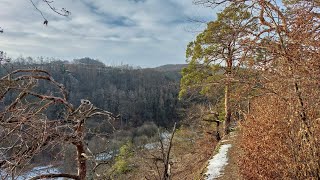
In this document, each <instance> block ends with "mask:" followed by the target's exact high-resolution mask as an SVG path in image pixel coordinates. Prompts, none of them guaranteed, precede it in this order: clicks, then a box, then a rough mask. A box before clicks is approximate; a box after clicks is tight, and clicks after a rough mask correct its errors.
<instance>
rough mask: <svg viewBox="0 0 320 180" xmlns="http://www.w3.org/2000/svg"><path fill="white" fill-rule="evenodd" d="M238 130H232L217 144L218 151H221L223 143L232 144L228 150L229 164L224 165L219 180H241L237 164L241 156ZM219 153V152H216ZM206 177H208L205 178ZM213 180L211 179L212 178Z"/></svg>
mask: <svg viewBox="0 0 320 180" xmlns="http://www.w3.org/2000/svg"><path fill="white" fill-rule="evenodd" d="M237 136H238V135H237V131H234V132H231V133H230V134H229V135H228V136H226V137H224V138H223V139H222V140H221V141H220V142H219V144H218V146H217V150H216V151H217V152H219V151H220V150H221V149H220V147H222V146H223V145H231V147H230V148H228V150H227V159H228V160H227V164H226V165H225V166H224V167H223V169H222V172H220V174H221V175H220V176H219V177H218V178H213V179H218V180H231V179H232V180H241V177H240V175H239V168H238V165H237V161H238V158H239V144H238V141H237ZM215 154H216V155H218V154H217V153H215ZM204 179H206V178H204ZM210 180H211V179H210Z"/></svg>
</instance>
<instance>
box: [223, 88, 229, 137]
mask: <svg viewBox="0 0 320 180" xmlns="http://www.w3.org/2000/svg"><path fill="white" fill-rule="evenodd" d="M229 101H230V92H229V83H227V84H226V87H225V94H224V111H225V113H226V114H225V117H224V118H225V119H224V133H225V135H227V134H229V132H230V125H231V110H230V107H229V106H230V105H229V103H230V102H229Z"/></svg>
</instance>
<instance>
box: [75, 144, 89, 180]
mask: <svg viewBox="0 0 320 180" xmlns="http://www.w3.org/2000/svg"><path fill="white" fill-rule="evenodd" d="M76 147H77V159H78V176H79V179H80V180H85V179H86V175H87V164H86V158H85V157H84V156H83V155H84V154H85V150H84V145H83V143H82V142H78V143H77V144H76Z"/></svg>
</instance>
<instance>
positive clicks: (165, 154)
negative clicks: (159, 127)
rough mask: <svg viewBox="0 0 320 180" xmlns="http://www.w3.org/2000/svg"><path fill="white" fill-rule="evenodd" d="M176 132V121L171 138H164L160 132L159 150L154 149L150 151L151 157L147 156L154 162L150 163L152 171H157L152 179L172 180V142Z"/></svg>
mask: <svg viewBox="0 0 320 180" xmlns="http://www.w3.org/2000/svg"><path fill="white" fill-rule="evenodd" d="M175 132H176V123H175V124H174V126H173V129H172V132H171V135H170V137H169V139H166V137H165V138H164V137H163V135H162V134H161V133H160V131H159V133H158V135H159V145H160V146H159V149H158V150H159V152H157V151H154V150H153V151H152V152H149V156H151V157H150V158H148V157H147V159H151V161H152V164H149V163H147V164H148V166H149V167H150V169H152V171H153V172H154V171H155V172H156V173H153V174H152V175H150V176H152V177H153V178H152V179H158V180H170V179H171V178H172V177H171V166H172V163H173V162H172V161H171V149H172V144H173V137H174V134H175ZM145 178H146V179H149V178H150V177H145Z"/></svg>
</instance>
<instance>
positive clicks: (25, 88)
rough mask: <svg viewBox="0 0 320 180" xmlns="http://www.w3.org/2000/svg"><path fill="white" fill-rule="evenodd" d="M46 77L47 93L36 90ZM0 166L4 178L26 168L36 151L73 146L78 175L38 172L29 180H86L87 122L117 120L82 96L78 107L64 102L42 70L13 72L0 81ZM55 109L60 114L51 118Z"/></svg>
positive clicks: (61, 89)
mask: <svg viewBox="0 0 320 180" xmlns="http://www.w3.org/2000/svg"><path fill="white" fill-rule="evenodd" d="M41 81H44V82H46V83H48V84H50V85H51V86H50V89H51V90H50V91H49V90H48V91H47V92H46V93H42V92H39V91H38V90H37V86H39V84H40V82H41ZM0 100H1V101H2V102H3V101H5V102H3V103H2V104H4V105H2V107H0V108H1V109H0V134H1V135H0V137H1V139H0V169H1V174H0V175H1V176H2V178H14V177H17V176H18V175H19V174H21V173H23V172H24V171H25V170H26V165H28V163H29V162H30V161H31V160H32V158H33V157H34V156H36V155H37V154H39V153H41V152H43V151H47V150H48V149H50V148H53V147H62V146H65V145H73V146H74V147H75V148H76V152H77V155H76V158H75V159H76V161H77V169H78V173H77V174H64V173H61V174H42V175H39V176H36V177H33V178H32V179H44V178H57V177H65V178H71V179H77V180H83V179H86V176H87V165H86V161H87V155H86V149H87V148H86V143H85V134H86V128H85V125H86V121H87V120H89V119H90V118H91V117H94V116H103V117H105V120H106V121H108V122H109V123H111V121H112V120H115V119H117V116H114V115H113V114H112V113H111V112H108V111H104V110H102V109H99V108H97V107H95V106H94V105H93V104H92V103H91V102H90V101H88V100H81V104H80V105H79V106H78V107H74V106H73V105H72V104H71V103H70V102H68V93H67V91H66V90H65V88H64V86H63V85H62V84H59V83H58V82H56V81H55V80H54V79H53V78H52V76H51V75H50V74H49V73H48V72H46V71H44V70H40V69H31V70H29V69H20V70H15V71H13V72H11V73H9V74H7V75H6V76H4V77H2V78H1V79H0ZM55 107H59V108H60V109H61V111H62V113H61V114H59V116H57V117H55V118H49V117H48V116H47V115H46V112H47V111H48V110H50V108H55Z"/></svg>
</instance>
